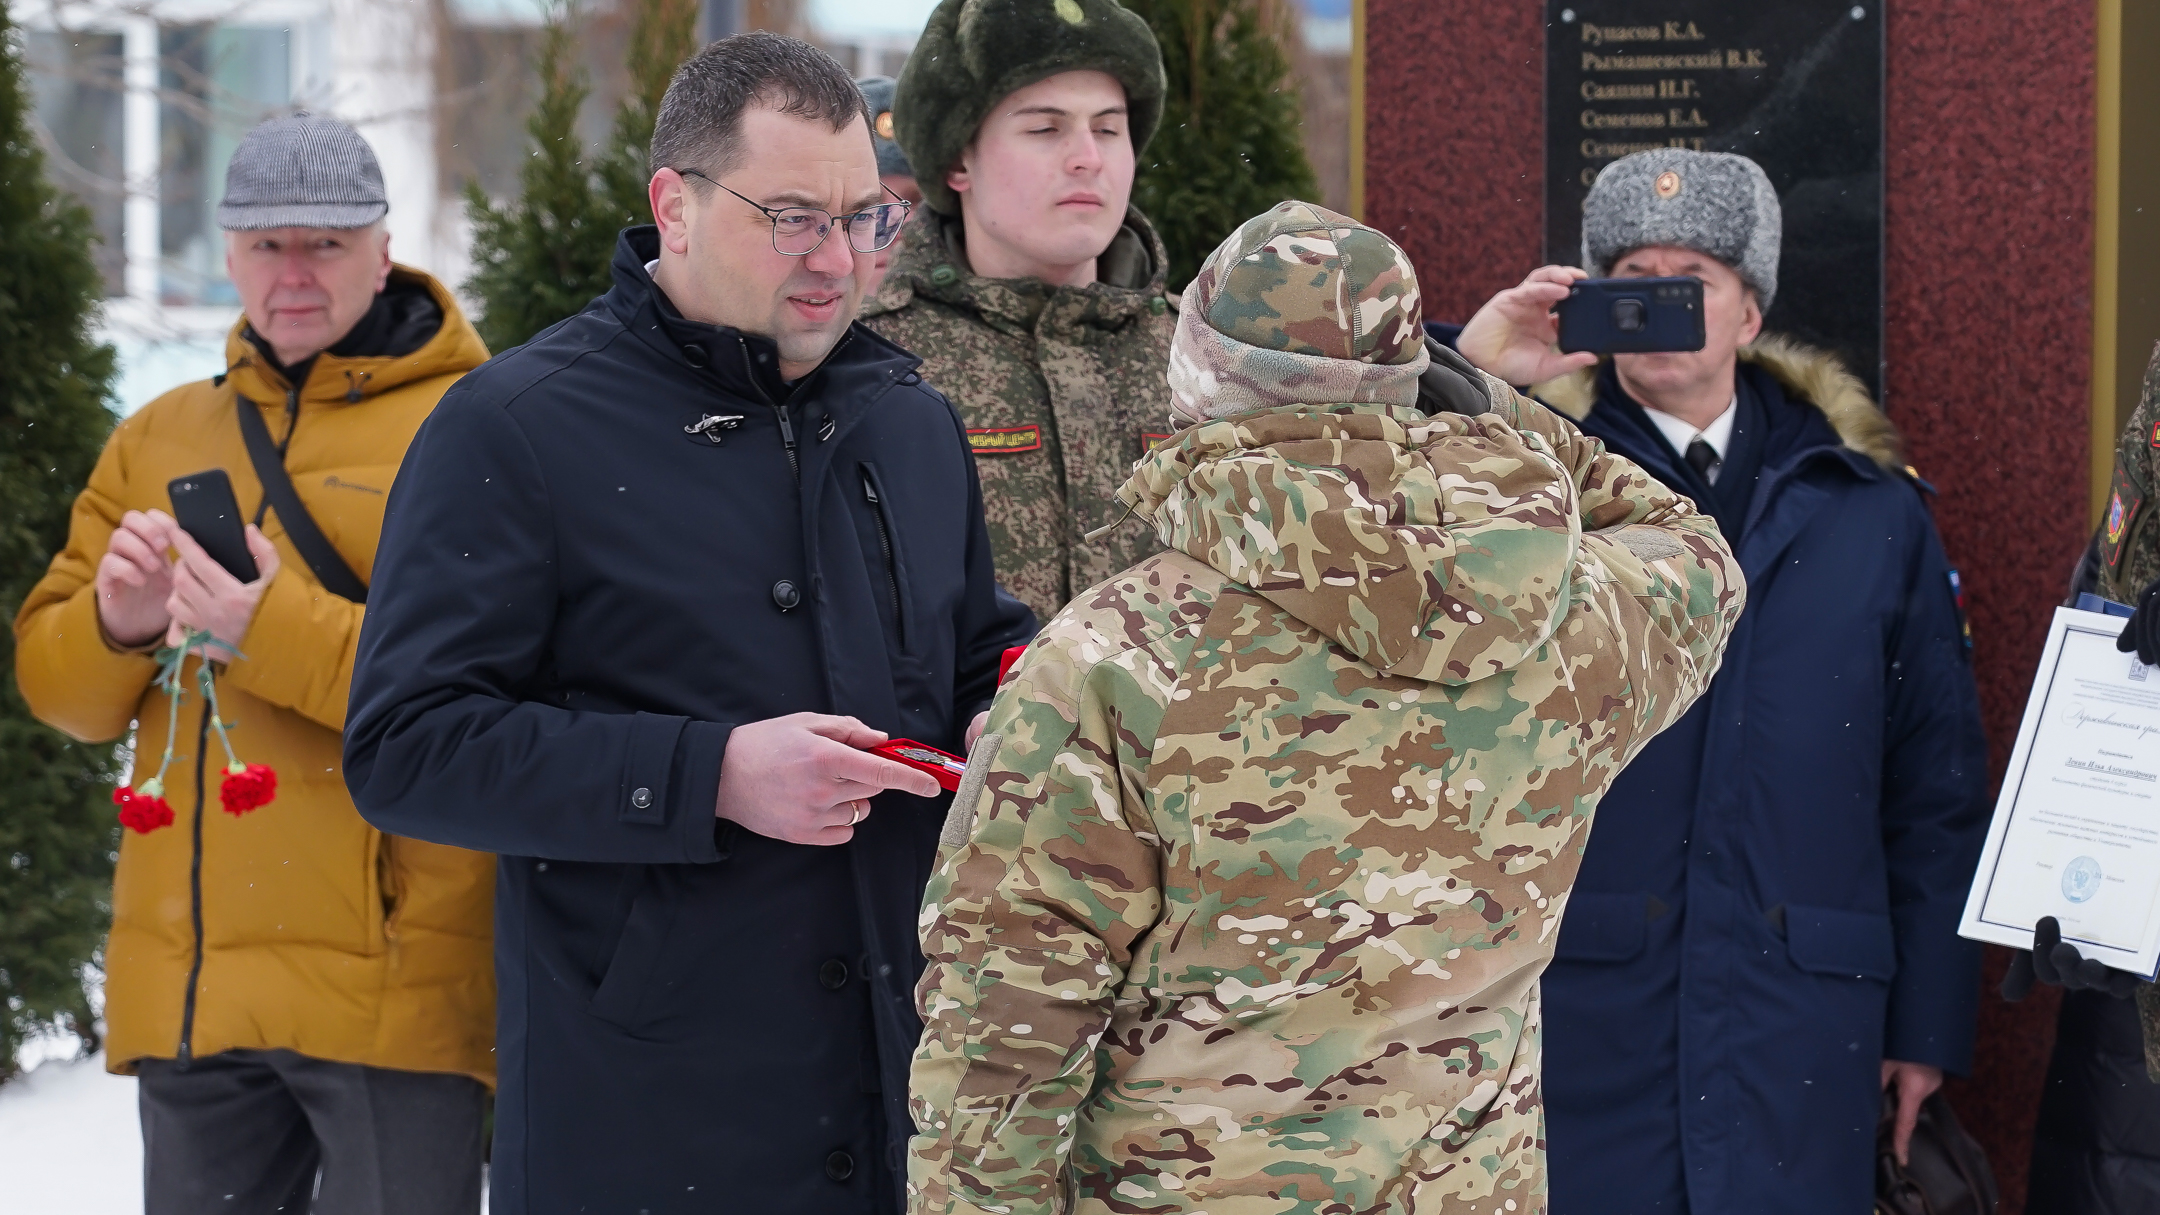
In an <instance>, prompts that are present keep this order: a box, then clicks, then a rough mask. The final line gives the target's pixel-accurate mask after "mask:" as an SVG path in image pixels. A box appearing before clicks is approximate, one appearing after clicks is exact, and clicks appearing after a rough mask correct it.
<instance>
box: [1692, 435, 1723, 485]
mask: <svg viewBox="0 0 2160 1215" xmlns="http://www.w3.org/2000/svg"><path fill="white" fill-rule="evenodd" d="M1686 459H1687V462H1688V467H1689V468H1692V469H1694V470H1695V471H1696V472H1698V473H1701V474H1702V478H1703V480H1705V481H1708V480H1709V479H1710V474H1711V472H1712V471H1714V470H1715V469H1716V468H1717V466H1718V465H1719V464H1720V463H1722V462H1723V461H1722V460H1720V458H1719V457H1718V454H1717V449H1716V448H1714V447H1712V446H1710V444H1709V443H1707V442H1705V441H1704V440H1702V439H1701V438H1697V439H1695V440H1694V441H1693V442H1691V443H1689V444H1688V445H1687V454H1686Z"/></svg>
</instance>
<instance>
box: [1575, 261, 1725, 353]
mask: <svg viewBox="0 0 2160 1215" xmlns="http://www.w3.org/2000/svg"><path fill="white" fill-rule="evenodd" d="M1553 311H1554V312H1555V313H1557V314H1558V315H1559V317H1560V350H1561V352H1562V353H1564V354H1573V353H1575V352H1576V351H1578V350H1590V351H1595V352H1597V353H1598V354H1613V353H1626V354H1647V353H1651V352H1657V351H1684V350H1701V349H1702V348H1703V340H1704V334H1703V303H1702V280H1701V279H1699V278H1586V279H1582V280H1580V281H1578V282H1577V283H1576V284H1575V286H1574V288H1573V289H1572V290H1570V291H1569V292H1568V297H1567V298H1566V299H1564V300H1561V301H1560V306H1559V307H1557V308H1555V309H1554V310H1553Z"/></svg>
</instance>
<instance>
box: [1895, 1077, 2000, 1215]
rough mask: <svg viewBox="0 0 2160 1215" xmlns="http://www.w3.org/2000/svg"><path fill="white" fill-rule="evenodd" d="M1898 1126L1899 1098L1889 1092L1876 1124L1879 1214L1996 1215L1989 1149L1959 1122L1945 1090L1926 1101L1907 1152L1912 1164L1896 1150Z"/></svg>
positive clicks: (1996, 1195)
mask: <svg viewBox="0 0 2160 1215" xmlns="http://www.w3.org/2000/svg"><path fill="white" fill-rule="evenodd" d="M1896 1125H1897V1098H1896V1097H1895V1096H1893V1095H1891V1094H1889V1093H1885V1094H1884V1095H1883V1116H1882V1121H1881V1122H1880V1123H1879V1124H1877V1125H1876V1128H1875V1213H1876V1215H1994V1213H1995V1207H1996V1203H1997V1202H1998V1201H1999V1198H2000V1196H1999V1195H1998V1194H1997V1192H1996V1189H1995V1172H1994V1170H1993V1169H1990V1168H1989V1167H1988V1161H1987V1153H1985V1152H1983V1151H1981V1150H1980V1144H1979V1142H1978V1141H1977V1140H1975V1139H1974V1138H1973V1137H1972V1136H1971V1135H1968V1134H1966V1133H1965V1128H1964V1127H1962V1126H1959V1125H1958V1120H1957V1115H1956V1114H1954V1113H1952V1112H1951V1111H1950V1102H1949V1100H1948V1099H1947V1098H1945V1097H1944V1096H1943V1095H1942V1093H1941V1092H1940V1091H1937V1092H1935V1093H1931V1094H1929V1096H1928V1099H1927V1100H1926V1101H1923V1102H1921V1103H1920V1121H1919V1122H1918V1123H1917V1124H1916V1125H1915V1126H1914V1127H1913V1136H1912V1146H1911V1147H1910V1148H1909V1149H1908V1150H1907V1152H1906V1155H1907V1158H1908V1159H1909V1160H1910V1161H1911V1163H1910V1164H1899V1163H1898V1161H1897V1153H1896V1152H1895V1151H1893V1150H1892V1149H1891V1136H1892V1133H1893V1132H1894V1130H1895V1128H1896Z"/></svg>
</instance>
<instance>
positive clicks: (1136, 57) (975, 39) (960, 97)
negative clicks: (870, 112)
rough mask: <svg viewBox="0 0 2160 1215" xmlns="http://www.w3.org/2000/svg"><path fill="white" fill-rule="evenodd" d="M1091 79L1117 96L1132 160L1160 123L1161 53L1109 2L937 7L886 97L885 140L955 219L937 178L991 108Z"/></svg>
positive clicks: (949, 194)
mask: <svg viewBox="0 0 2160 1215" xmlns="http://www.w3.org/2000/svg"><path fill="white" fill-rule="evenodd" d="M1090 70H1092V71H1097V72H1103V73H1106V74H1108V75H1110V76H1112V77H1114V78H1115V79H1116V80H1117V82H1118V83H1119V84H1122V85H1124V86H1125V106H1126V110H1127V121H1128V122H1129V124H1130V126H1129V127H1128V129H1129V130H1130V131H1131V132H1132V145H1133V155H1134V156H1136V157H1137V156H1138V155H1139V154H1140V152H1141V151H1142V150H1143V149H1145V148H1146V147H1147V142H1148V139H1149V137H1150V136H1152V135H1154V134H1155V125H1156V124H1157V123H1158V122H1160V121H1162V108H1163V90H1164V88H1165V85H1164V82H1163V65H1162V50H1161V49H1160V48H1159V47H1157V46H1156V45H1155V32H1154V31H1153V30H1151V29H1149V28H1148V24H1147V21H1146V20H1144V19H1143V18H1141V17H1140V15H1139V14H1137V13H1132V12H1128V11H1126V10H1125V9H1124V8H1123V7H1122V6H1120V5H1119V4H1118V3H1117V0H942V2H941V3H940V4H939V5H938V6H937V9H936V11H934V12H932V13H931V14H930V21H929V23H928V24H927V25H925V26H924V27H923V32H922V38H921V39H920V40H919V41H917V42H916V43H915V49H914V50H913V51H912V52H910V53H909V55H908V61H907V66H906V67H905V68H902V69H901V71H900V84H899V87H898V88H897V89H896V90H895V91H894V94H893V138H894V139H895V140H896V141H897V142H898V143H899V144H900V149H901V151H903V152H905V153H907V158H908V163H909V164H912V165H914V166H915V181H916V183H917V184H918V185H920V186H921V187H922V192H923V201H924V202H926V203H928V204H930V207H931V208H932V209H933V210H935V211H938V212H939V213H941V214H944V215H958V214H959V213H960V196H959V195H958V194H955V193H954V192H953V188H952V187H951V186H948V185H946V184H945V174H946V173H947V172H948V171H949V170H950V169H951V168H952V167H953V166H954V165H955V164H957V163H959V160H960V153H961V152H962V151H963V150H965V149H966V147H967V146H968V144H969V142H970V141H972V140H973V139H974V138H975V132H976V131H977V130H978V129H980V128H981V127H982V121H983V118H984V116H986V115H987V114H989V112H990V108H991V107H992V106H995V105H996V104H997V103H998V102H1000V101H1003V100H1004V99H1005V98H1007V97H1009V96H1011V95H1012V94H1013V93H1014V92H1016V91H1018V90H1020V89H1024V88H1026V87H1027V86H1029V85H1031V84H1033V83H1035V82H1036V81H1038V80H1042V79H1046V78H1048V77H1051V76H1055V75H1057V74H1058V73H1059V72H1073V71H1090Z"/></svg>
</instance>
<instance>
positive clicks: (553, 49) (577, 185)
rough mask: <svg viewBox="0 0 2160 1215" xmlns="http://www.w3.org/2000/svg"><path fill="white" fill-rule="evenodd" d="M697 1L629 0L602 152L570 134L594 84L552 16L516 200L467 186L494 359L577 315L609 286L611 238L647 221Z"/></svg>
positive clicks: (481, 323)
mask: <svg viewBox="0 0 2160 1215" xmlns="http://www.w3.org/2000/svg"><path fill="white" fill-rule="evenodd" d="M697 10H698V5H697V0H637V15H636V18H635V20H634V21H633V23H632V26H631V31H630V63H629V67H630V88H629V90H628V92H627V93H625V95H624V97H623V101H622V104H621V106H620V107H619V108H618V109H617V110H616V112H615V127H614V132H613V134H612V137H611V138H610V140H609V144H608V147H607V148H605V149H604V150H602V151H601V152H600V153H599V154H598V155H588V153H587V151H586V148H585V144H584V140H583V139H581V138H580V137H579V135H578V131H577V120H578V111H579V109H580V108H581V107H583V106H584V104H585V99H586V98H587V97H588V96H590V95H591V93H592V89H591V86H590V85H589V84H588V83H587V81H586V79H585V74H584V72H583V71H581V70H580V69H579V68H578V66H577V64H576V61H575V57H576V53H577V42H576V29H575V24H576V13H575V12H574V11H573V10H572V9H571V8H570V7H569V6H567V5H565V6H561V7H558V8H556V9H555V10H554V11H553V12H552V13H551V14H550V17H549V20H548V23H547V27H546V29H545V30H544V31H543V32H542V35H541V41H540V54H539V62H538V67H539V71H540V82H541V92H540V103H539V105H538V106H536V107H535V108H534V110H533V114H532V117H531V118H529V119H527V120H526V123H525V130H526V132H527V134H529V135H530V136H531V137H532V141H533V149H534V150H533V156H532V158H531V159H530V160H528V161H527V162H526V164H525V168H524V170H523V172H521V173H520V174H519V181H518V184H519V187H520V195H519V197H517V198H516V199H512V200H510V201H507V202H505V203H502V204H500V205H498V204H496V203H495V202H493V201H492V200H490V199H489V198H488V197H487V195H486V194H485V193H484V192H483V191H482V190H481V189H480V186H479V183H477V182H472V183H468V184H467V185H466V187H465V206H466V211H467V213H468V214H469V215H470V216H471V217H472V221H473V262H474V265H475V267H476V268H475V269H474V271H473V274H472V277H471V278H469V279H467V280H466V282H465V289H466V290H467V291H468V292H469V293H470V294H471V295H472V296H473V297H474V298H475V299H477V300H478V301H479V302H480V306H481V316H480V318H479V320H478V321H477V322H476V324H477V327H478V328H479V330H480V336H481V338H482V339H484V340H485V341H486V342H487V344H488V349H490V350H498V351H500V350H507V349H509V348H510V347H512V346H516V345H518V344H520V343H522V342H524V341H526V340H527V339H529V338H531V337H532V336H533V335H534V334H536V333H538V332H540V331H541V330H542V329H545V328H547V327H548V326H550V325H552V324H554V323H555V322H557V321H560V320H562V319H563V318H564V317H568V316H572V315H575V314H576V313H577V312H578V311H579V310H581V309H583V308H584V307H585V305H586V304H588V303H590V302H591V301H592V298H593V297H594V296H596V295H599V294H601V293H602V292H605V291H606V290H607V289H608V284H609V277H608V263H609V262H610V261H611V260H612V259H613V258H614V255H615V236H616V233H617V232H619V231H620V230H621V229H623V228H624V227H627V226H629V225H631V224H640V223H649V222H651V220H652V211H651V208H650V206H649V205H648V204H647V202H646V197H645V184H646V182H647V180H648V179H649V177H650V174H649V172H648V171H647V169H646V166H645V148H646V146H647V145H648V144H650V143H651V142H652V131H653V120H654V118H655V117H656V116H657V115H658V112H659V109H660V98H661V96H662V95H663V94H664V93H666V92H667V85H668V80H669V78H670V77H671V76H673V74H674V72H675V65H677V64H679V63H681V62H682V61H683V60H684V59H685V58H687V57H688V56H689V54H690V51H691V48H692V46H693V44H694V42H695V39H696V33H695V30H696V25H697Z"/></svg>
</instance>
